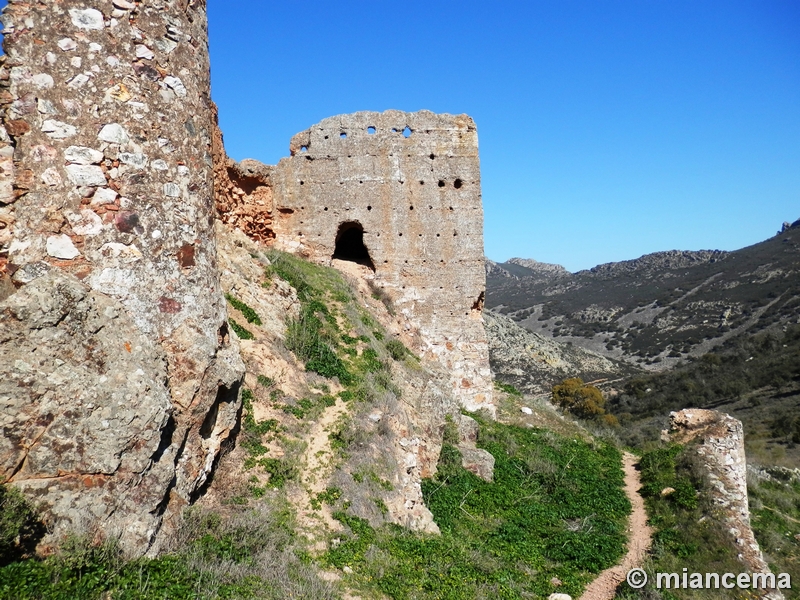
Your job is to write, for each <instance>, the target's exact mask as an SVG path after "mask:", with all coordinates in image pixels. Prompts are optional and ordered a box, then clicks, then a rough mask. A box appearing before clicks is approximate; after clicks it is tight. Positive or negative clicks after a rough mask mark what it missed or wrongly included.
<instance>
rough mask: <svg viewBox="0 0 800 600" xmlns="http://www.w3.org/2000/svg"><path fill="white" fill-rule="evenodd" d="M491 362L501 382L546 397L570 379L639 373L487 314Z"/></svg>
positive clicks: (626, 365) (508, 320)
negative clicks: (553, 388) (558, 384)
mask: <svg viewBox="0 0 800 600" xmlns="http://www.w3.org/2000/svg"><path fill="white" fill-rule="evenodd" d="M483 320H484V323H485V325H486V335H487V338H488V339H489V360H490V362H491V365H492V371H493V372H494V374H495V376H496V377H497V379H498V380H500V381H502V382H504V383H510V384H512V385H513V386H514V387H516V388H517V389H518V390H520V391H522V392H525V393H527V394H534V395H546V394H549V393H550V390H551V388H552V386H553V385H554V384H556V383H558V382H560V381H563V380H564V379H566V378H568V377H580V378H582V379H583V380H584V381H597V380H604V381H614V380H617V379H619V378H620V377H624V376H627V375H630V374H632V373H633V372H636V371H637V369H635V368H633V367H631V366H630V365H628V364H626V363H623V362H621V361H617V360H614V359H610V358H607V357H605V356H602V355H600V354H597V353H595V352H592V351H590V350H585V349H584V348H581V347H580V346H576V345H574V344H566V343H561V342H557V341H555V340H553V339H551V338H549V337H547V336H544V335H541V334H539V333H532V332H530V331H528V330H527V329H524V328H522V327H520V326H519V325H518V324H517V323H515V322H514V321H513V320H512V319H510V318H509V317H506V316H504V315H501V314H497V313H493V312H489V311H487V312H485V313H484V315H483Z"/></svg>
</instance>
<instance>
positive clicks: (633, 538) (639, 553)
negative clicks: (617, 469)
mask: <svg viewBox="0 0 800 600" xmlns="http://www.w3.org/2000/svg"><path fill="white" fill-rule="evenodd" d="M637 462H638V457H636V456H634V455H633V454H629V453H628V452H626V453H625V454H624V455H623V457H622V465H623V470H624V471H625V494H626V495H627V496H628V499H629V500H630V501H631V506H632V507H633V512H631V516H630V519H629V520H628V535H629V538H628V553H627V554H626V555H625V556H624V557H623V559H622V561H621V562H620V563H618V564H617V565H615V566H613V567H611V568H608V569H606V570H605V571H603V572H602V573H600V575H599V576H598V577H597V579H595V580H594V581H593V582H592V583H590V584H589V586H588V587H587V588H586V591H585V592H583V595H582V596H581V597H580V600H611V599H612V598H614V596H615V594H616V591H617V586H618V585H619V584H620V583H622V582H623V581H624V580H625V577H626V576H627V574H628V571H630V570H631V569H633V568H634V567H639V566H641V564H642V561H643V560H644V558H645V556H646V555H647V551H648V550H649V549H650V544H651V542H652V534H653V531H652V529H650V527H649V526H648V525H647V513H646V512H645V510H644V500H643V499H642V497H641V496H640V495H639V488H640V487H641V482H640V481H639V471H637V470H636V463H637Z"/></svg>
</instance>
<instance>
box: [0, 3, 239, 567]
mask: <svg viewBox="0 0 800 600" xmlns="http://www.w3.org/2000/svg"><path fill="white" fill-rule="evenodd" d="M3 23H4V25H5V30H4V35H5V42H4V49H5V52H6V55H7V56H6V57H5V62H4V65H3V66H2V68H0V83H1V84H2V88H3V89H2V91H1V92H0V101H1V102H2V105H3V112H2V125H3V129H4V131H2V133H3V135H1V136H0V142H3V143H4V145H5V147H3V148H0V168H2V174H0V222H1V223H2V226H0V281H2V282H3V283H2V287H0V320H1V321H2V323H0V329H2V330H3V331H4V335H3V336H0V354H2V360H0V382H1V383H0V404H3V408H2V415H3V416H2V422H1V423H0V425H2V431H3V436H2V437H1V438H0V479H3V478H4V479H8V480H10V482H11V483H12V484H13V485H15V486H17V487H18V488H19V489H21V490H23V491H24V492H25V493H27V494H29V495H31V496H32V497H35V498H36V501H37V503H38V504H40V505H41V506H43V507H45V509H46V514H47V515H48V519H49V520H50V521H51V525H52V527H53V530H54V531H55V532H56V533H58V532H63V531H66V530H68V529H69V528H74V527H84V526H89V527H91V528H93V529H94V530H96V531H97V532H98V533H99V534H112V533H113V534H114V535H119V536H121V541H122V543H123V547H124V548H125V549H126V550H127V551H128V552H129V553H131V554H137V553H139V554H140V553H141V552H143V551H145V550H147V549H148V548H149V547H150V545H151V544H152V542H153V540H154V539H155V537H156V534H157V533H158V531H159V530H160V528H161V527H162V525H163V524H165V523H166V524H169V523H170V522H171V520H173V519H174V518H175V517H176V516H177V515H178V514H179V512H180V508H181V507H182V506H184V505H186V504H187V503H189V502H191V501H192V499H193V497H194V496H195V495H196V494H197V493H198V491H199V490H200V488H201V487H202V485H203V484H204V482H205V481H206V479H207V477H208V476H209V474H210V473H211V470H212V468H213V464H214V460H215V458H216V456H217V453H218V451H219V447H220V444H221V443H222V441H224V440H225V439H226V438H227V437H228V435H229V433H230V431H231V429H232V428H233V427H234V425H235V423H236V415H237V411H238V408H239V401H238V397H237V392H238V385H239V381H240V378H241V376H242V373H243V365H242V364H241V360H240V359H239V357H238V349H237V347H236V345H235V340H231V336H230V335H229V334H228V331H227V324H226V314H225V304H224V299H223V298H222V294H221V291H220V286H219V280H218V274H217V270H216V248H215V242H214V234H213V216H214V205H213V193H212V156H211V131H212V124H213V120H212V110H211V105H210V98H209V91H210V90H209V59H208V41H207V27H206V14H205V2H204V1H202V0H137V1H135V2H134V1H131V0H113V2H112V1H111V0H83V1H78V0H43V1H39V2H22V1H20V0H10V1H9V3H8V6H7V7H6V8H5V10H4V14H3ZM3 299H5V302H2V301H3ZM37 299H38V300H37ZM42 299H48V301H46V302H45V301H43V300H42ZM23 300H24V301H23ZM51 300H52V301H51ZM37 301H38V302H39V304H40V305H41V306H40V308H41V311H42V313H43V315H44V316H42V315H38V313H36V310H34V309H32V308H30V307H28V308H26V306H27V305H26V302H28V303H33V305H34V306H35V303H36V302H37ZM48 311H49V312H48ZM37 315H38V316H37ZM37 319H38V320H37ZM35 336H39V339H38V343H37V344H33V346H32V348H29V349H27V354H25V355H24V356H23V355H22V354H21V352H22V349H23V347H24V346H25V343H26V340H28V341H29V340H30V339H32V338H33V337H35ZM59 340H60V341H59ZM121 357H127V358H128V360H119V359H120V358H121ZM56 371H58V372H60V375H59V376H58V377H55V376H54V375H53V373H54V372H56ZM132 382H134V383H136V382H138V383H136V384H135V385H134V383H132ZM126 386H128V387H126ZM82 506H83V507H84V508H81V507H82ZM86 515H88V520H89V521H90V522H89V523H88V524H87V523H83V522H81V523H79V522H78V521H79V520H81V519H84V517H85V516H86ZM84 520H85V519H84Z"/></svg>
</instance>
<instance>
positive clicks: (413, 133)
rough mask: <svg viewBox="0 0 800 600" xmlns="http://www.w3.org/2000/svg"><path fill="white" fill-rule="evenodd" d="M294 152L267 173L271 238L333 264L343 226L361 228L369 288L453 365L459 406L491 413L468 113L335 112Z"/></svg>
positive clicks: (477, 187)
mask: <svg viewBox="0 0 800 600" xmlns="http://www.w3.org/2000/svg"><path fill="white" fill-rule="evenodd" d="M290 152H291V157H289V158H285V159H282V160H281V161H280V162H279V163H278V165H277V166H276V167H274V169H273V170H272V172H271V180H272V185H273V193H274V204H275V207H274V210H273V222H272V229H273V231H274V233H275V236H276V238H275V244H276V245H277V246H278V247H279V248H282V249H285V250H289V251H292V252H298V253H301V254H304V255H305V256H307V257H309V258H310V259H312V260H314V261H318V262H330V261H331V258H332V257H333V255H334V251H335V249H336V242H337V237H338V236H339V235H341V233H342V231H343V229H344V228H347V227H356V228H358V229H362V230H363V243H364V245H365V246H366V248H367V250H368V252H369V258H370V259H371V263H372V266H373V267H374V285H375V286H377V287H378V288H380V289H381V290H382V291H383V293H385V294H386V295H388V296H389V298H390V299H391V303H392V305H393V306H394V307H395V309H396V311H397V312H398V315H399V316H400V317H401V318H402V319H404V320H405V327H406V329H407V331H408V333H409V334H410V335H412V336H413V337H414V338H415V339H416V340H417V343H416V350H417V351H418V352H420V353H422V354H424V355H426V356H428V357H430V358H434V359H436V360H438V361H439V362H440V363H441V364H442V365H443V366H445V368H446V369H447V370H448V371H449V372H450V374H451V385H452V391H453V393H454V395H455V396H456V398H457V399H458V400H459V401H460V402H461V404H462V406H464V407H465V408H467V409H469V410H476V409H479V408H482V407H486V408H489V409H490V410H491V409H492V407H493V404H492V380H491V371H490V368H489V353H488V346H487V341H486V333H485V331H484V326H483V321H482V318H481V315H482V310H483V298H484V290H485V284H486V280H485V273H484V258H483V207H482V204H481V181H480V164H479V157H478V134H477V129H476V127H475V123H474V121H473V120H472V119H471V118H470V117H468V116H467V115H447V114H434V113H432V112H429V111H421V112H415V113H406V112H401V111H386V112H384V113H377V112H358V113H354V114H350V115H340V116H337V117H331V118H328V119H325V120H323V121H322V122H320V123H318V124H317V125H314V126H313V127H311V128H310V129H308V130H306V131H304V132H302V133H299V134H297V135H296V136H295V137H294V138H292V140H291V144H290ZM343 226H344V227H343Z"/></svg>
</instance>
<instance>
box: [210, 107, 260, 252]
mask: <svg viewBox="0 0 800 600" xmlns="http://www.w3.org/2000/svg"><path fill="white" fill-rule="evenodd" d="M214 110H215V113H214V130H213V135H212V144H211V146H212V153H213V156H214V199H215V203H216V208H217V214H218V216H219V219H220V220H221V221H222V222H223V223H225V224H226V225H227V226H228V227H229V228H231V229H239V230H240V231H242V232H243V233H245V234H246V235H247V236H248V237H250V238H251V239H252V240H255V241H257V242H269V241H270V240H272V239H273V238H274V237H275V233H274V232H273V231H272V212H273V200H272V181H271V178H270V174H271V172H272V167H269V166H267V165H264V164H262V163H260V162H258V161H257V160H253V159H245V160H243V161H242V162H240V163H237V162H235V161H234V160H232V159H230V158H228V156H227V155H226V154H225V147H224V144H223V141H222V131H220V129H219V126H218V124H217V119H216V107H215V109H214Z"/></svg>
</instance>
